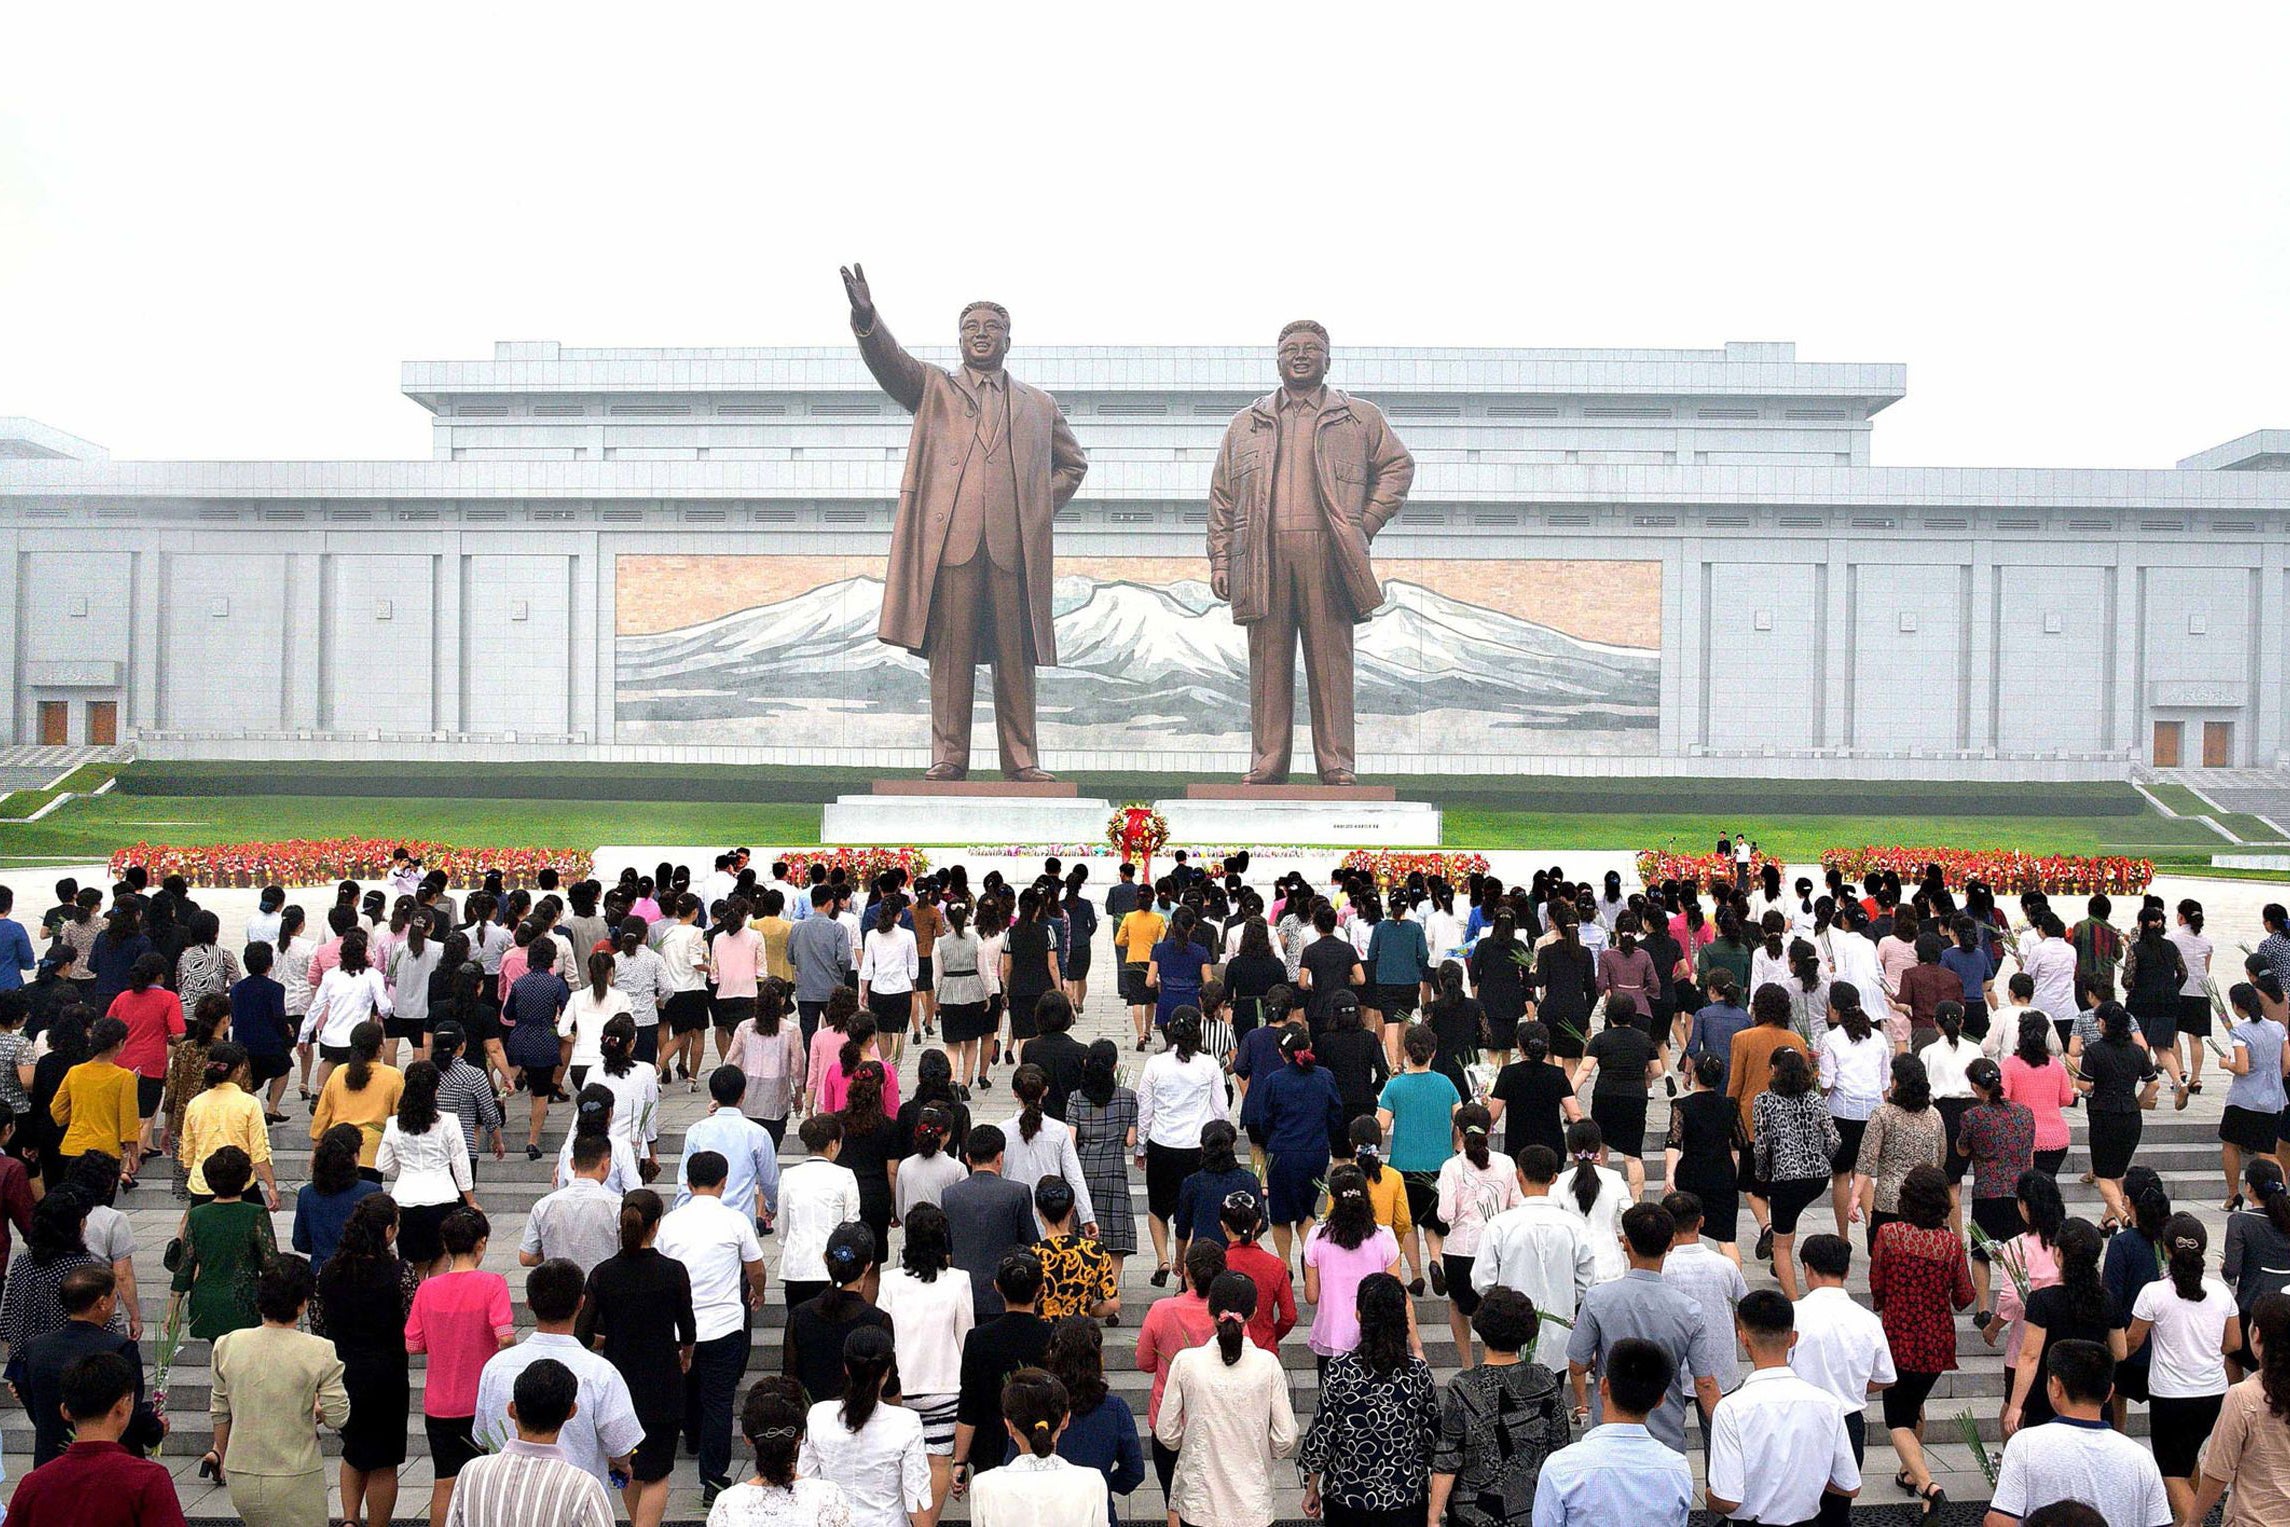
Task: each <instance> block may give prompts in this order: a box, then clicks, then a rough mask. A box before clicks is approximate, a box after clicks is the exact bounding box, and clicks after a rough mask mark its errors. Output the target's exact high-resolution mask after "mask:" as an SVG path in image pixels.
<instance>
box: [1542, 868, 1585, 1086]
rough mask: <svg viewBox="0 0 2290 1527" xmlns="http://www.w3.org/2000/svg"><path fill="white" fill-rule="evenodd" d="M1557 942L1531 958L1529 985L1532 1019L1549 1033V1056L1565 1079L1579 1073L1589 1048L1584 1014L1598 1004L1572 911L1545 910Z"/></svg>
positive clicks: (1561, 907) (1562, 907)
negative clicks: (1536, 999)
mask: <svg viewBox="0 0 2290 1527" xmlns="http://www.w3.org/2000/svg"><path fill="white" fill-rule="evenodd" d="M1550 915H1551V924H1552V926H1553V927H1555V928H1557V929H1558V937H1557V938H1555V939H1553V940H1552V941H1551V942H1549V943H1547V944H1545V945H1543V947H1542V948H1541V949H1540V950H1538V951H1537V952H1536V954H1535V986H1536V988H1537V990H1539V991H1540V992H1541V993H1542V1002H1541V1005H1540V1007H1539V1008H1538V1009H1537V1010H1536V1013H1535V1017H1536V1018H1537V1019H1539V1020H1541V1022H1542V1026H1543V1027H1544V1028H1546V1029H1548V1030H1550V1036H1551V1054H1553V1055H1555V1056H1557V1057H1558V1063H1559V1064H1560V1065H1561V1066H1562V1067H1564V1068H1565V1070H1566V1074H1567V1075H1568V1076H1569V1077H1570V1078H1571V1077H1572V1076H1574V1075H1575V1073H1576V1072H1577V1071H1578V1070H1579V1069H1580V1068H1581V1065H1582V1057H1583V1054H1584V1052H1585V1051H1586V1050H1587V1049H1588V1047H1589V1043H1590V1009H1591V1006H1592V1004H1594V1003H1595V1002H1596V1001H1597V1000H1598V981H1597V963H1596V961H1595V960H1593V959H1592V957H1591V953H1590V951H1589V950H1587V949H1585V948H1583V947H1582V938H1581V936H1580V935H1579V934H1578V933H1577V932H1576V931H1575V917H1574V910H1573V908H1571V907H1569V906H1568V905H1567V904H1566V903H1565V902H1563V901H1554V902H1552V903H1551V906H1550Z"/></svg>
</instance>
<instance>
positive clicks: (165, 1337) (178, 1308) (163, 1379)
mask: <svg viewBox="0 0 2290 1527" xmlns="http://www.w3.org/2000/svg"><path fill="white" fill-rule="evenodd" d="M168 1303H169V1306H170V1307H169V1309H168V1311H167V1327H166V1329H165V1330H163V1331H161V1332H160V1333H159V1351H158V1355H157V1357H156V1358H155V1359H154V1361H153V1362H152V1364H151V1413H152V1414H153V1415H154V1416H157V1417H158V1418H159V1420H160V1422H161V1424H162V1425H164V1424H165V1422H166V1420H167V1380H168V1377H169V1376H170V1375H171V1374H172V1373H173V1372H174V1369H175V1354H176V1353H178V1352H180V1351H182V1350H183V1337H184V1325H183V1304H182V1301H181V1300H170V1301H168Z"/></svg>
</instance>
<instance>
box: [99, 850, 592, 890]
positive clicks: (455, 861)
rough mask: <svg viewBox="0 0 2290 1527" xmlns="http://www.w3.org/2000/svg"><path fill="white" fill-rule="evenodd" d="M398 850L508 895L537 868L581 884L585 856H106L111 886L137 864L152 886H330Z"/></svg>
mask: <svg viewBox="0 0 2290 1527" xmlns="http://www.w3.org/2000/svg"><path fill="white" fill-rule="evenodd" d="M400 848H402V849H404V850H405V851H406V852H407V853H409V854H412V855H414V856H415V857H416V858H418V859H420V860H421V862H422V869H423V870H424V871H429V870H443V871H444V872H445V876H446V883H447V884H449V885H453V886H457V887H466V886H474V885H481V884H483V883H484V880H485V876H486V875H487V874H488V873H489V872H493V871H498V872H499V873H500V876H501V879H502V881H503V882H504V883H505V884H507V885H508V886H510V887H511V888H515V887H517V886H522V885H529V884H531V883H532V881H533V878H534V877H535V876H536V875H538V874H539V873H540V872H541V871H542V870H544V869H553V870H555V871H556V872H557V873H558V874H559V875H560V876H562V877H563V878H564V879H565V880H566V881H568V882H569V881H575V880H583V879H586V878H587V876H588V873H589V869H590V865H591V862H592V859H593V856H592V855H591V854H590V853H589V851H588V850H586V849H578V848H455V847H453V846H452V845H450V844H445V843H428V842H423V841H421V840H419V839H414V838H288V839H286V840H284V841H282V842H276V843H199V844H188V845H183V846H175V845H170V844H162V843H137V844H135V845H134V846H133V847H130V848H123V849H120V850H119V851H118V852H116V853H114V854H113V855H112V856H111V875H112V878H113V879H115V880H116V879H118V878H119V877H120V876H121V875H122V874H124V873H125V872H126V871H127V868H128V866H130V865H141V866H142V867H143V868H144V869H145V870H146V871H147V872H149V874H150V876H151V878H152V879H153V880H159V879H161V878H163V877H165V876H168V875H181V876H182V877H183V878H184V879H186V880H188V881H189V882H190V883H191V884H193V885H196V886H263V885H323V884H325V883H326V882H328V881H334V880H379V879H382V878H383V877H384V876H386V875H388V874H389V872H390V855H391V853H392V852H393V851H395V850H397V849H400Z"/></svg>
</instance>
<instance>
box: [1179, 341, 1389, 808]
mask: <svg viewBox="0 0 2290 1527" xmlns="http://www.w3.org/2000/svg"><path fill="white" fill-rule="evenodd" d="M1275 356H1276V362H1277V370H1278V372H1279V376H1280V387H1279V390H1278V391H1276V392H1272V393H1269V394H1267V395H1266V396H1264V397H1261V398H1258V399H1257V400H1256V401H1255V402H1254V403H1252V404H1250V405H1249V406H1248V407H1247V408H1244V409H1242V410H1241V411H1240V412H1239V413H1237V414H1234V415H1233V417H1232V423H1231V424H1229V425H1227V426H1226V427H1225V438H1224V446H1223V448H1222V449H1221V450H1219V451H1218V452H1217V464H1216V470H1215V472H1214V473H1213V474H1212V475H1211V476H1210V479H1209V580H1210V586H1211V587H1212V588H1213V589H1214V590H1215V592H1216V596H1217V597H1218V598H1219V599H1229V600H1231V601H1232V618H1233V619H1234V620H1235V621H1237V622H1238V623H1240V624H1241V625H1243V626H1246V627H1247V628H1248V670H1249V734H1250V737H1249V741H1250V758H1249V766H1248V773H1247V774H1246V775H1245V776H1244V778H1243V783H1245V784H1251V785H1277V784H1282V783H1285V782H1286V781H1287V778H1288V760H1289V751H1290V748H1291V745H1292V744H1293V742H1294V740H1295V725H1294V717H1295V711H1296V648H1297V644H1298V642H1299V640H1301V642H1302V644H1303V647H1304V680H1305V687H1306V691H1307V693H1308V694H1309V696H1310V699H1311V705H1312V755H1313V762H1314V763H1315V764H1317V765H1318V767H1319V772H1320V782H1321V783H1322V784H1326V785H1352V784H1357V783H1359V779H1358V775H1357V772H1356V771H1357V768H1358V752H1357V749H1356V746H1355V742H1354V736H1353V731H1354V722H1353V714H1352V700H1353V670H1352V628H1353V627H1354V626H1356V625H1359V624H1361V623H1363V622H1364V621H1366V620H1367V618H1368V617H1369V616H1370V615H1371V614H1373V613H1374V612H1375V609H1376V606H1378V605H1380V604H1382V603H1383V586H1382V585H1381V584H1380V583H1378V582H1377V581H1376V573H1375V568H1374V566H1373V565H1371V564H1370V562H1369V561H1368V542H1369V541H1371V540H1373V539H1374V537H1375V534H1376V532H1377V531H1379V530H1381V529H1383V527H1384V525H1385V524H1386V523H1387V522H1388V521H1389V520H1390V519H1391V517H1392V516H1393V515H1395V514H1397V513H1399V511H1400V506H1401V505H1402V504H1403V503H1405V502H1406V501H1407V490H1408V485H1409V484H1410V483H1412V482H1413V481H1414V480H1415V459H1414V458H1413V457H1411V456H1410V455H1408V453H1407V448H1406V447H1405V446H1403V445H1401V444H1400V443H1399V437H1398V436H1397V435H1394V434H1393V433H1392V431H1391V426H1390V425H1388V424H1386V423H1385V422H1384V416H1383V413H1382V411H1381V410H1380V409H1378V408H1377V407H1376V406H1375V405H1374V404H1373V403H1370V402H1367V401H1366V400H1364V399H1361V398H1355V397H1350V396H1348V395H1346V394H1344V393H1342V392H1339V391H1337V390H1336V389H1335V388H1333V387H1330V386H1328V385H1327V377H1328V331H1327V330H1326V329H1324V328H1322V327H1321V326H1320V325H1319V324H1317V323H1314V322H1312V321H1311V320H1310V319H1299V320H1298V321H1296V322H1295V323H1292V324H1290V325H1288V327H1286V328H1284V329H1282V330H1281V331H1280V339H1279V344H1278V348H1277V350H1276V352H1275Z"/></svg>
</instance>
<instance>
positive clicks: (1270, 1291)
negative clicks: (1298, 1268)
mask: <svg viewBox="0 0 2290 1527" xmlns="http://www.w3.org/2000/svg"><path fill="white" fill-rule="evenodd" d="M1225 1266H1226V1267H1227V1268H1229V1269H1231V1270H1232V1271H1233V1272H1236V1273H1246V1274H1248V1276H1249V1280H1250V1281H1251V1282H1253V1283H1254V1284H1255V1285H1256V1313H1255V1314H1254V1315H1252V1316H1250V1317H1249V1322H1248V1339H1249V1340H1250V1341H1253V1342H1255V1343H1256V1344H1257V1345H1258V1346H1260V1347H1262V1348H1263V1349H1264V1350H1265V1351H1267V1352H1277V1351H1279V1350H1280V1338H1281V1337H1283V1336H1286V1335H1287V1334H1288V1333H1289V1332H1290V1331H1293V1330H1295V1329H1296V1289H1295V1286H1294V1284H1293V1283H1292V1282H1291V1281H1290V1279H1289V1276H1288V1264H1287V1263H1285V1262H1283V1261H1281V1260H1280V1258H1278V1257H1276V1256H1274V1255H1273V1254H1272V1253H1271V1252H1269V1251H1266V1250H1265V1249H1264V1248H1263V1247H1262V1246H1257V1245H1253V1244H1252V1245H1247V1246H1244V1245H1242V1244H1241V1243H1240V1242H1238V1241H1227V1242H1226V1243H1225Z"/></svg>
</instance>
